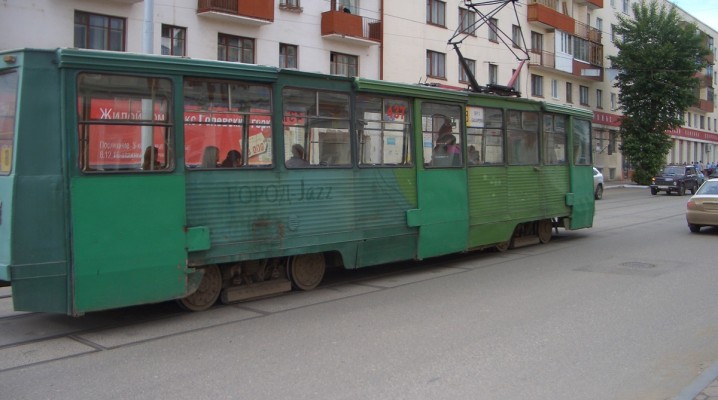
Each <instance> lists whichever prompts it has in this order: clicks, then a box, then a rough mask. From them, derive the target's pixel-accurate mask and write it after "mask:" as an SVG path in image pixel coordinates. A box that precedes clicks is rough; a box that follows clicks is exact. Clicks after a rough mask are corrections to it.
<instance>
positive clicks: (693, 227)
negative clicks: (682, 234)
mask: <svg viewBox="0 0 718 400" xmlns="http://www.w3.org/2000/svg"><path fill="white" fill-rule="evenodd" d="M688 229H690V230H691V232H693V233H698V232H700V231H701V226H700V225H694V224H688Z"/></svg>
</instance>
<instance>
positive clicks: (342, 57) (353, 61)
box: [329, 52, 359, 78]
mask: <svg viewBox="0 0 718 400" xmlns="http://www.w3.org/2000/svg"><path fill="white" fill-rule="evenodd" d="M329 62H330V67H329V73H330V74H332V75H343V76H348V77H350V78H351V77H354V76H359V57H357V56H352V55H349V54H341V53H334V52H332V54H331V55H330V56H329Z"/></svg>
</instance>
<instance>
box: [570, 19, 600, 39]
mask: <svg viewBox="0 0 718 400" xmlns="http://www.w3.org/2000/svg"><path fill="white" fill-rule="evenodd" d="M575 29H576V31H575V35H576V36H578V37H580V38H582V39H586V40H588V41H591V42H594V43H601V31H599V30H598V29H596V28H592V27H591V26H589V25H586V24H584V23H583V22H578V21H576V27H575Z"/></svg>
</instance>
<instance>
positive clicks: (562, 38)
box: [559, 32, 572, 54]
mask: <svg viewBox="0 0 718 400" xmlns="http://www.w3.org/2000/svg"><path fill="white" fill-rule="evenodd" d="M559 33H560V35H559V52H561V53H564V54H571V50H572V48H571V35H569V34H568V33H566V32H559Z"/></svg>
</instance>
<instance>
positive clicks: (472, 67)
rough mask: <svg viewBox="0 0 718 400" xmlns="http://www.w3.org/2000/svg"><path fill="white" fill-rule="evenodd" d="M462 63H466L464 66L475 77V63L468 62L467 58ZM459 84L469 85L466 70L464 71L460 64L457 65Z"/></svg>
mask: <svg viewBox="0 0 718 400" xmlns="http://www.w3.org/2000/svg"><path fill="white" fill-rule="evenodd" d="M464 61H466V64H467V65H468V67H469V72H471V74H472V75H474V76H476V61H474V60H469V59H468V58H465V59H464ZM459 82H461V83H470V80H469V74H467V73H466V70H464V66H463V65H461V63H459Z"/></svg>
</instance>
